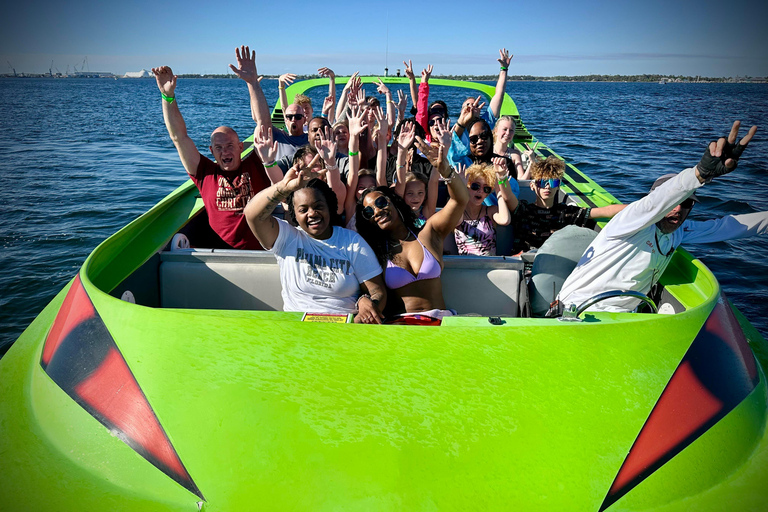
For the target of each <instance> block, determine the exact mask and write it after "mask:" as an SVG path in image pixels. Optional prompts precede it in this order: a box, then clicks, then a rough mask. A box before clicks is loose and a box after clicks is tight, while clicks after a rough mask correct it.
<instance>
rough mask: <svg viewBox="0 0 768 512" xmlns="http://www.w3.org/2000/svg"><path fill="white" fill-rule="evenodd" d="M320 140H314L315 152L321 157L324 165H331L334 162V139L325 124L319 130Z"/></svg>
mask: <svg viewBox="0 0 768 512" xmlns="http://www.w3.org/2000/svg"><path fill="white" fill-rule="evenodd" d="M319 135H320V140H319V141H315V148H316V149H317V154H319V155H320V158H322V159H323V162H325V165H328V166H331V165H334V164H335V163H336V141H335V140H334V138H333V136H332V134H331V130H330V128H328V127H327V126H326V127H325V129H324V130H320V134H319Z"/></svg>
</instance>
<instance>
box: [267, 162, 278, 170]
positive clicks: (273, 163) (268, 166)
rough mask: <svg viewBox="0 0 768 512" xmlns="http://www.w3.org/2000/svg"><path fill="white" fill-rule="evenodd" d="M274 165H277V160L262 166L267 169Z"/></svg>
mask: <svg viewBox="0 0 768 512" xmlns="http://www.w3.org/2000/svg"><path fill="white" fill-rule="evenodd" d="M276 165H277V162H272V163H271V164H269V165H265V166H264V168H265V169H269V168H270V167H274V166H276Z"/></svg>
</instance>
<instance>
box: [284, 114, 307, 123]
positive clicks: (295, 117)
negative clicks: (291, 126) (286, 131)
mask: <svg viewBox="0 0 768 512" xmlns="http://www.w3.org/2000/svg"><path fill="white" fill-rule="evenodd" d="M285 118H286V119H288V120H289V121H298V120H299V119H304V114H285Z"/></svg>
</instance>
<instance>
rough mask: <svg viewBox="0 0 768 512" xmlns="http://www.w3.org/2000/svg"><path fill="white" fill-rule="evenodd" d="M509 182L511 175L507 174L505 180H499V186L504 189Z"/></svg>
mask: <svg viewBox="0 0 768 512" xmlns="http://www.w3.org/2000/svg"><path fill="white" fill-rule="evenodd" d="M508 181H509V173H507V175H506V176H504V177H503V178H501V179H500V180H499V185H501V186H502V187H503V186H504V185H506V184H507V182H508Z"/></svg>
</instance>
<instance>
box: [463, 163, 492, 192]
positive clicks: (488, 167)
mask: <svg viewBox="0 0 768 512" xmlns="http://www.w3.org/2000/svg"><path fill="white" fill-rule="evenodd" d="M466 176H467V186H469V185H470V184H471V183H472V182H473V181H477V179H478V178H483V180H485V184H486V185H489V186H491V187H493V185H494V183H496V173H495V172H494V170H493V164H472V165H470V166H469V167H468V168H467V172H466Z"/></svg>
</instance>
